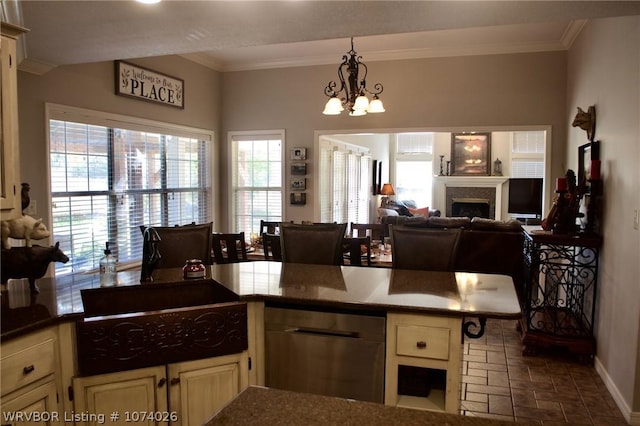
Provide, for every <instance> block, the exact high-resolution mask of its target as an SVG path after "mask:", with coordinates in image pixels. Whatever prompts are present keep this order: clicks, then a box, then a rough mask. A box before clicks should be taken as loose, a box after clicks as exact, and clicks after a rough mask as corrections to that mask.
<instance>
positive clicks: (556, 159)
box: [221, 52, 566, 221]
mask: <svg viewBox="0 0 640 426" xmlns="http://www.w3.org/2000/svg"><path fill="white" fill-rule="evenodd" d="M341 54H342V53H340V52H338V53H336V65H335V66H334V65H327V66H314V67H299V68H289V69H274V70H261V71H246V72H233V73H224V74H223V76H222V82H223V84H222V91H223V92H222V93H223V96H222V97H223V99H224V108H223V114H222V131H223V132H224V133H223V134H222V135H221V137H222V138H224V137H226V133H227V132H228V131H238V130H256V129H285V130H286V143H287V145H286V149H287V153H288V150H289V149H291V148H293V147H306V148H307V149H308V152H309V153H310V154H309V155H310V158H309V161H308V162H309V163H310V167H309V173H310V174H311V176H313V173H314V172H315V170H314V164H313V163H314V162H317V157H316V154H317V153H315V152H313V148H314V145H313V144H314V131H324V130H336V131H337V132H339V131H340V130H353V129H407V128H442V127H444V128H451V129H459V128H461V127H465V128H469V129H473V126H485V127H486V126H514V125H551V126H552V133H553V135H552V137H553V140H552V153H551V155H552V162H553V164H552V170H553V171H554V173H555V174H559V173H560V172H561V170H562V167H563V166H562V165H563V164H564V153H565V140H566V97H565V93H566V52H547V53H528V54H515V55H490V56H469V57H455V58H436V59H421V60H404V61H394V62H388V61H385V62H367V60H366V59H367V58H366V55H365V56H364V61H365V63H367V65H368V67H369V75H368V77H367V81H368V83H369V84H374V83H377V82H380V83H382V84H383V85H384V92H383V94H382V95H381V98H382V99H383V100H384V104H385V108H386V109H387V112H385V113H383V114H369V115H367V116H364V117H348V116H347V115H341V116H325V115H322V113H321V112H322V108H323V107H324V104H325V102H326V100H327V98H326V97H325V96H324V94H323V89H324V87H325V85H326V84H327V83H328V81H329V80H336V79H337V73H336V69H337V61H338V60H339V59H340V55H341ZM221 155H222V158H228V157H227V155H228V150H227V147H226V144H223V146H222V150H221ZM287 158H288V155H287ZM227 164H228V163H227V162H224V161H222V162H221V173H223V175H227V174H228V172H229V170H228V168H227V167H226V166H227ZM285 170H288V162H287V166H286V168H285ZM307 185H308V191H307V192H308V193H311V194H312V193H313V191H314V188H315V186H316V182H315V181H314V179H307ZM223 190H224V189H223ZM223 196H224V197H227V196H228V194H227V193H226V192H225V193H224V194H223ZM285 197H286V198H285V199H288V197H289V195H288V193H286V194H285ZM309 200H310V197H309V195H308V196H307V205H306V206H305V207H300V206H289V205H288V203H287V204H286V210H285V216H286V219H287V220H295V221H300V220H303V219H310V218H313V212H314V210H313V207H314V206H313V202H309Z"/></svg>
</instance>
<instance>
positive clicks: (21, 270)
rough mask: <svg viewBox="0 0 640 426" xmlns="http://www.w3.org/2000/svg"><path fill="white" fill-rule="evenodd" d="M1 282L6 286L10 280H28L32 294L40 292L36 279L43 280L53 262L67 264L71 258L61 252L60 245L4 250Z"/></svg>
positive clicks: (0, 275)
mask: <svg viewBox="0 0 640 426" xmlns="http://www.w3.org/2000/svg"><path fill="white" fill-rule="evenodd" d="M1 260H2V269H0V277H1V278H0V281H2V284H6V283H7V281H8V280H9V278H14V279H17V278H27V279H28V280H29V288H30V290H31V293H34V294H37V293H39V292H40V290H39V289H38V286H36V279H38V278H42V277H43V276H44V274H45V272H47V267H48V266H49V263H51V262H62V263H67V262H68V261H69V257H67V255H66V254H64V253H63V252H62V250H60V243H56V244H55V245H54V246H51V247H42V246H38V245H34V246H32V247H13V248H11V249H9V250H6V249H2V257H1Z"/></svg>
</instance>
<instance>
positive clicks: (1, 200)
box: [0, 22, 27, 219]
mask: <svg viewBox="0 0 640 426" xmlns="http://www.w3.org/2000/svg"><path fill="white" fill-rule="evenodd" d="M0 27H1V29H2V40H1V41H0V68H1V70H2V80H1V83H0V98H2V102H1V104H0V105H1V106H0V148H1V150H0V154H1V155H0V217H1V218H2V219H11V218H14V217H17V216H19V215H20V214H21V213H22V212H21V210H22V209H21V204H20V158H19V154H18V153H19V151H18V149H19V147H18V74H17V73H18V72H17V68H18V64H17V60H16V40H17V38H18V37H19V36H20V34H23V33H24V32H26V31H27V30H26V29H24V28H20V27H18V26H15V25H11V24H7V23H5V22H2V23H1V24H0Z"/></svg>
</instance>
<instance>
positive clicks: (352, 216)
mask: <svg viewBox="0 0 640 426" xmlns="http://www.w3.org/2000/svg"><path fill="white" fill-rule="evenodd" d="M320 170H321V171H322V172H321V175H320V221H321V222H338V223H349V222H356V223H368V222H369V191H370V188H371V173H372V170H371V156H370V155H369V154H368V152H367V150H366V149H364V148H362V147H356V146H351V145H349V144H346V143H342V142H337V141H328V140H323V139H321V140H320Z"/></svg>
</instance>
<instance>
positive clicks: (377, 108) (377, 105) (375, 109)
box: [367, 96, 385, 114]
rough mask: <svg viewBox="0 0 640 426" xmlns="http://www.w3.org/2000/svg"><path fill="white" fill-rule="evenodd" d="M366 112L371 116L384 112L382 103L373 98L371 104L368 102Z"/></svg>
mask: <svg viewBox="0 0 640 426" xmlns="http://www.w3.org/2000/svg"><path fill="white" fill-rule="evenodd" d="M367 112H370V113H372V114H375V113H379V112H385V109H384V105H382V101H381V100H380V99H378V97H377V96H376V97H375V98H373V100H372V101H371V102H369V108H367Z"/></svg>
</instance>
